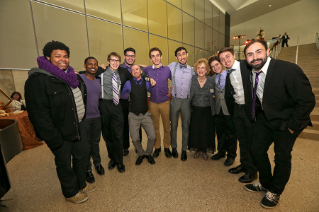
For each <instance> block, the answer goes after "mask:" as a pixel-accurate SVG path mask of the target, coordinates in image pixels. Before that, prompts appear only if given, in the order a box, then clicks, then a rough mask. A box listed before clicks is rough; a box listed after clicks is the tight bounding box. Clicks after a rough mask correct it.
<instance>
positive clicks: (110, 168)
mask: <svg viewBox="0 0 319 212" xmlns="http://www.w3.org/2000/svg"><path fill="white" fill-rule="evenodd" d="M114 167H115V162H114V160H110V162H109V165H108V168H109V170H112V169H114Z"/></svg>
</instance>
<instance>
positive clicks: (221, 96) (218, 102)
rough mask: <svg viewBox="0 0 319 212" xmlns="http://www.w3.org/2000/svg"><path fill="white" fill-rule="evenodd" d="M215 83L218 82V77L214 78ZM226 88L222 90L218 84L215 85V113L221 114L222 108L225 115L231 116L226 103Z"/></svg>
mask: <svg viewBox="0 0 319 212" xmlns="http://www.w3.org/2000/svg"><path fill="white" fill-rule="evenodd" d="M212 78H213V80H214V82H216V80H215V78H216V75H214V76H213V77H212ZM225 87H226V86H224V88H223V89H221V88H220V87H219V86H218V85H217V84H216V83H215V89H214V91H215V113H216V114H219V113H220V108H222V110H223V113H224V115H228V116H229V115H230V114H229V112H228V109H227V105H226V101H225Z"/></svg>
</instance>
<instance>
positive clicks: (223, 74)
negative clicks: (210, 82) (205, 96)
mask: <svg viewBox="0 0 319 212" xmlns="http://www.w3.org/2000/svg"><path fill="white" fill-rule="evenodd" d="M226 76H227V71H226V70H225V71H223V73H221V74H216V77H215V83H216V85H217V83H218V80H219V78H220V77H221V78H220V85H217V86H219V87H220V88H221V89H222V90H223V88H224V87H225V84H226Z"/></svg>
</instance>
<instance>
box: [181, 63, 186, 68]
mask: <svg viewBox="0 0 319 212" xmlns="http://www.w3.org/2000/svg"><path fill="white" fill-rule="evenodd" d="M179 68H187V65H186V64H185V65H183V64H179Z"/></svg>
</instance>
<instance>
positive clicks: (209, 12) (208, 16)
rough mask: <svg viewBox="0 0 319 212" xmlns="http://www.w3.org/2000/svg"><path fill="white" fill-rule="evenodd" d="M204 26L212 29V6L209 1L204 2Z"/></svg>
mask: <svg viewBox="0 0 319 212" xmlns="http://www.w3.org/2000/svg"><path fill="white" fill-rule="evenodd" d="M205 24H207V25H208V26H210V27H213V4H212V3H211V2H210V1H209V0H205Z"/></svg>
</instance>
